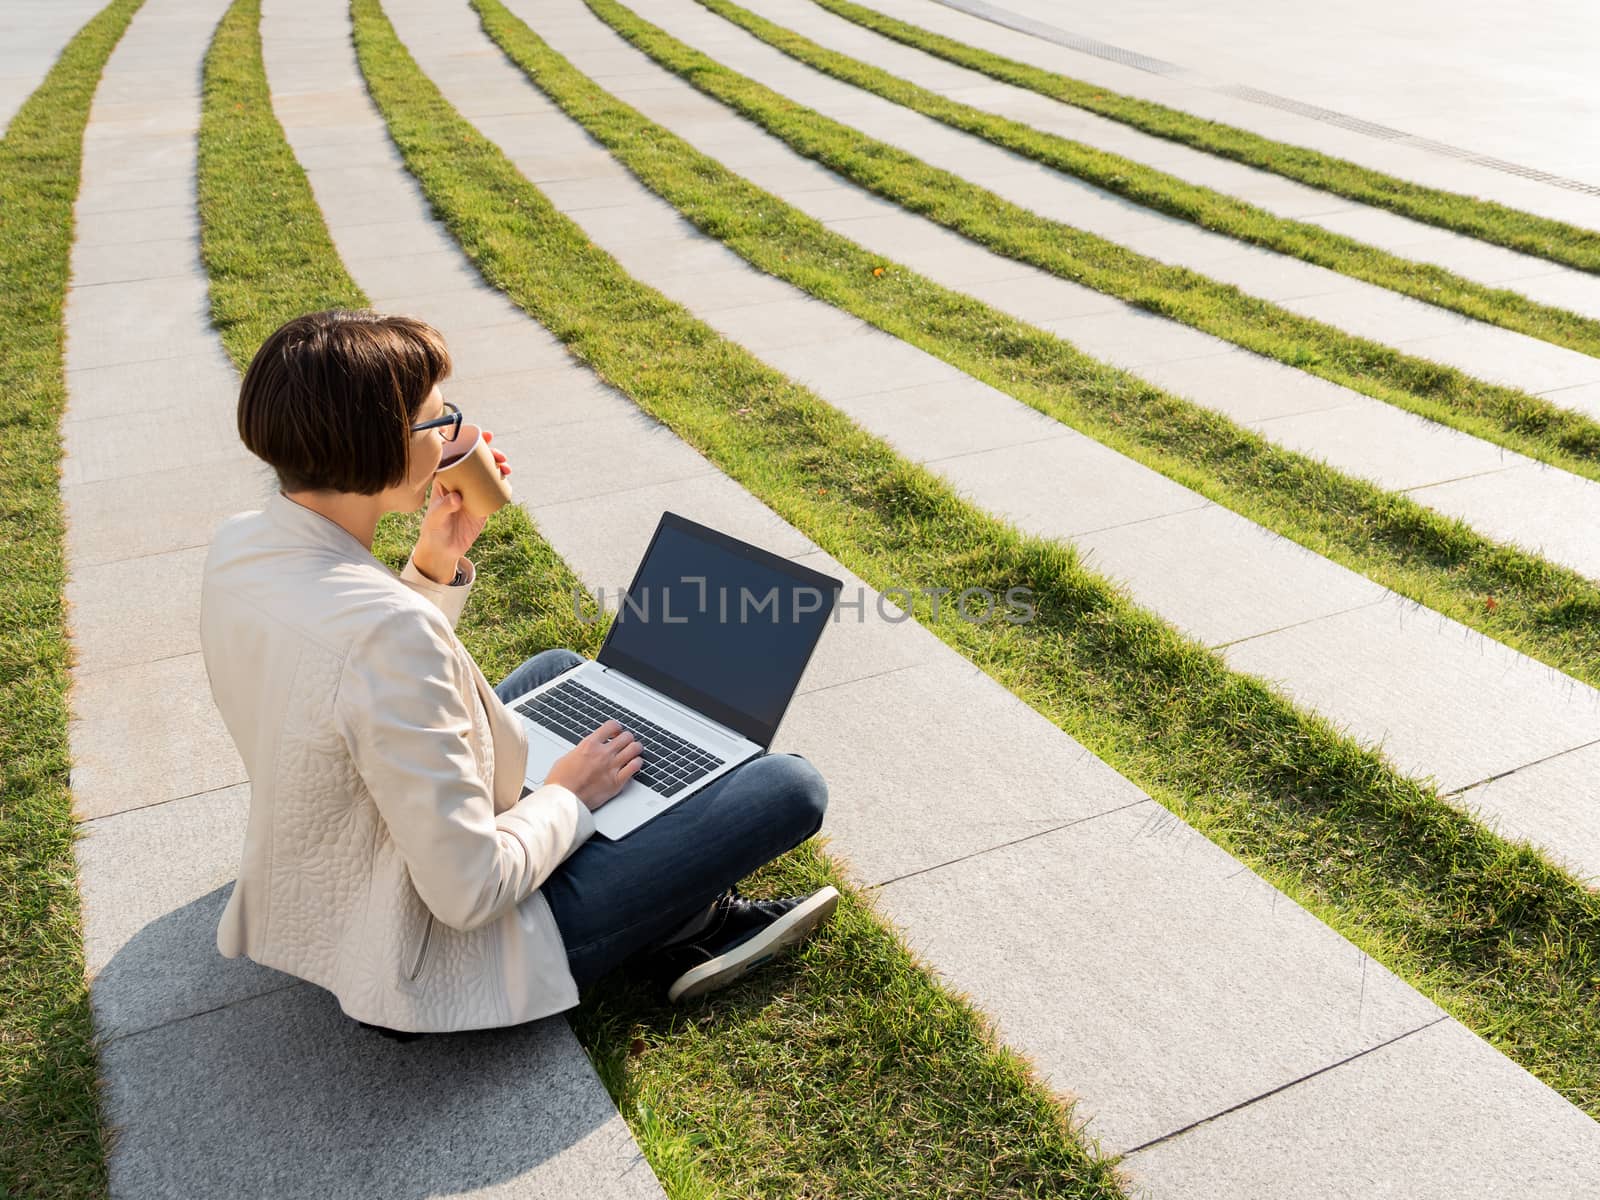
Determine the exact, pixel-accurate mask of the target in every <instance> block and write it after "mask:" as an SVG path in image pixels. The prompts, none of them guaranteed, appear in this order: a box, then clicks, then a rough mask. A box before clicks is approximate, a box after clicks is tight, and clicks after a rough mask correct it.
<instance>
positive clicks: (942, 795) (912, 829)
mask: <svg viewBox="0 0 1600 1200" xmlns="http://www.w3.org/2000/svg"><path fill="white" fill-rule="evenodd" d="M890 598H891V599H893V597H892V596H891V597H890ZM872 604H873V609H872V610H871V611H873V613H874V617H876V601H875V600H873V601H872ZM927 636H928V637H932V636H933V635H932V634H928V635H927ZM911 649H912V651H913V652H915V651H916V649H917V648H916V647H915V646H914V645H913V646H912V647H911ZM842 729H848V730H850V731H851V736H850V737H848V738H841V737H840V736H839V731H840V730H842ZM908 740H909V741H911V742H913V743H915V744H916V745H919V746H926V747H928V748H929V749H930V752H934V753H936V754H937V759H938V763H937V770H936V771H934V772H933V773H932V774H930V771H929V762H928V759H927V757H926V756H925V755H922V754H915V753H913V754H904V753H888V752H887V751H886V749H885V748H886V747H889V746H905V745H906V744H907V742H908ZM934 748H936V750H935V749H934ZM773 749H774V750H777V751H790V750H793V751H797V752H798V751H803V752H804V754H805V755H806V757H807V758H809V759H810V760H811V761H812V762H813V763H814V764H815V765H816V767H817V769H818V770H819V771H821V772H822V775H823V777H824V778H825V779H827V780H828V795H829V801H828V820H827V825H826V827H825V829H824V833H825V834H826V835H827V837H828V849H829V852H830V853H833V854H837V855H838V856H839V857H840V858H841V859H842V860H843V861H844V862H845V863H847V864H848V866H849V869H850V871H851V873H852V874H853V875H854V876H855V877H856V878H858V879H860V880H861V881H863V882H866V883H870V884H882V883H884V882H886V881H888V880H892V879H899V878H902V877H904V876H907V875H913V874H914V873H916V872H923V871H929V870H931V869H932V868H935V867H938V866H940V865H941V864H944V863H949V862H951V861H953V860H958V859H963V858H965V857H967V856H970V855H973V854H978V853H980V852H982V851H985V850H992V849H993V848H994V847H996V846H1004V845H1005V844H1007V843H1009V842H1013V841H1016V840H1017V839H1019V838H1030V837H1035V836H1037V835H1039V834H1041V833H1045V832H1047V831H1049V830H1052V829H1058V828H1060V827H1062V826H1064V825H1068V824H1070V823H1071V822H1074V821H1081V820H1084V819H1086V818H1089V817H1094V816H1098V815H1100V814H1103V813H1107V812H1111V811H1113V810H1115V809H1117V808H1121V807H1125V806H1127V805H1130V804H1138V803H1139V802H1140V801H1141V799H1142V798H1143V797H1142V795H1141V794H1140V793H1139V791H1138V789H1137V788H1135V787H1134V786H1133V785H1132V784H1130V783H1129V782H1128V781H1127V780H1125V779H1123V778H1122V777H1121V776H1120V775H1118V774H1116V772H1114V771H1112V770H1111V769H1110V768H1109V767H1107V766H1106V765H1105V764H1104V763H1102V762H1101V761H1100V760H1099V759H1097V758H1095V757H1094V756H1093V755H1092V754H1090V753H1089V752H1088V751H1087V750H1085V749H1084V748H1083V747H1082V746H1081V745H1079V744H1078V743H1077V742H1076V741H1074V740H1073V739H1072V738H1069V737H1067V736H1065V735H1064V734H1062V733H1061V731H1060V730H1059V729H1058V728H1056V727H1055V726H1053V725H1051V724H1050V722H1049V721H1047V720H1046V719H1045V718H1044V717H1042V716H1040V715H1039V714H1038V713H1037V712H1035V711H1034V710H1033V709H1031V708H1029V707H1028V706H1027V705H1026V704H1024V703H1022V701H1020V700H1018V699H1017V698H1016V696H1015V695H1013V694H1012V693H1011V692H1009V691H1007V690H1006V689H1005V688H1003V687H1001V686H1000V685H999V684H998V683H995V682H994V681H993V680H992V679H990V678H989V677H988V676H987V675H985V674H983V672H982V671H980V670H979V669H978V668H977V667H975V666H973V665H972V664H971V663H968V662H965V661H963V660H961V659H960V658H958V657H956V656H954V655H951V654H948V653H945V654H941V655H939V656H937V657H930V658H928V659H927V660H926V661H923V662H920V663H915V664H913V665H910V666H905V667H900V668H898V669H893V668H891V669H888V670H886V671H884V672H883V673H881V674H869V675H865V676H863V677H859V678H856V679H852V680H848V681H846V682H842V683H836V684H832V685H830V686H825V687H820V688H817V689H814V690H812V691H808V692H806V693H805V694H804V695H798V696H796V697H795V698H794V700H793V701H792V702H791V703H790V705H789V711H788V713H787V715H786V716H785V717H784V721H783V728H782V729H781V730H780V731H779V733H778V736H777V738H776V739H775V740H774V742H773ZM996 763H1004V764H1005V767H1004V770H1001V771H997V770H996ZM975 812H981V813H982V814H983V817H982V820H974V819H973V814H974V813H975ZM1056 903H1057V900H1056V898H1055V896H1054V895H1053V894H1052V895H1051V896H1050V898H1049V900H1048V902H1042V903H1041V907H1044V908H1052V909H1053V908H1055V906H1056ZM980 907H981V906H980ZM890 915H891V916H894V917H895V920H896V922H897V923H899V917H898V915H897V914H894V913H891V914H890ZM951 919H952V920H956V919H957V918H956V917H955V916H954V914H951ZM1040 919H1041V920H1044V921H1048V920H1049V919H1050V918H1048V917H1043V916H1042V917H1041V918H1040ZM902 928H904V926H903V925H902ZM933 961H934V962H936V963H938V962H939V961H940V960H939V958H938V957H937V956H934V958H933ZM958 986H959V985H958ZM1050 1011H1051V1012H1053V1013H1055V1014H1057V1015H1059V1013H1060V1012H1061V1010H1060V1009H1059V1008H1055V1007H1052V1008H1051V1009H1050ZM1019 1044H1025V1043H1019Z"/></svg>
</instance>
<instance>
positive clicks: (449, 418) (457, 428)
mask: <svg viewBox="0 0 1600 1200" xmlns="http://www.w3.org/2000/svg"><path fill="white" fill-rule="evenodd" d="M444 406H445V409H446V411H445V414H444V416H442V417H435V418H434V419H433V420H431V421H424V422H422V424H420V425H413V426H412V427H411V432H412V433H421V432H422V431H423V430H424V429H443V428H444V427H445V426H446V425H448V426H449V427H450V432H449V433H448V434H446V433H441V434H440V435H439V436H440V437H442V438H444V440H445V441H447V442H453V441H455V440H456V438H457V437H458V436H459V435H460V433H461V410H460V409H459V408H457V407H456V406H455V405H454V404H451V403H450V401H448V400H446V401H445V402H444Z"/></svg>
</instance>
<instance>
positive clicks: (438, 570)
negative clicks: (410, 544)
mask: <svg viewBox="0 0 1600 1200" xmlns="http://www.w3.org/2000/svg"><path fill="white" fill-rule="evenodd" d="M493 439H494V434H493V433H491V432H490V431H489V430H487V429H485V430H484V431H483V440H484V442H485V443H486V444H487V443H488V442H490V441H492V440H493ZM490 453H491V454H492V455H493V456H494V464H495V467H496V468H497V469H498V470H499V472H500V478H501V479H504V478H506V477H507V476H509V475H510V474H511V464H510V463H508V462H507V461H506V456H505V455H504V454H502V453H501V452H500V451H498V450H493V449H491V450H490ZM488 519H489V518H488V516H487V514H485V515H483V516H473V514H472V513H470V512H468V511H467V508H466V503H465V498H464V497H463V496H462V494H461V493H460V492H459V491H452V490H451V489H450V488H448V487H446V486H445V484H444V482H443V481H442V480H440V479H438V478H435V479H434V482H433V493H432V495H430V496H429V497H428V511H427V513H426V514H425V515H424V516H423V518H422V529H421V532H420V533H418V535H417V546H416V550H415V551H413V553H412V556H411V557H412V561H413V562H414V563H416V565H417V569H418V570H419V571H421V572H422V573H423V574H424V575H427V576H428V577H429V578H430V579H435V580H438V581H439V582H442V583H449V582H450V579H451V578H452V577H453V576H454V575H455V572H456V563H457V561H458V560H460V559H461V558H463V557H465V555H466V553H467V551H468V550H470V549H471V548H472V544H473V543H474V542H476V541H477V540H478V535H479V534H480V533H482V532H483V527H484V525H485V524H487V522H488Z"/></svg>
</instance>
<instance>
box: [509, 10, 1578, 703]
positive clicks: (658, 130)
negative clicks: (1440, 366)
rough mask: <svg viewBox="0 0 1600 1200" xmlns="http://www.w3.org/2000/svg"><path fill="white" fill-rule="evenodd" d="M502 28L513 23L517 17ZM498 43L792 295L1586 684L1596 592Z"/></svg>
mask: <svg viewBox="0 0 1600 1200" xmlns="http://www.w3.org/2000/svg"><path fill="white" fill-rule="evenodd" d="M519 24H520V23H519ZM488 27H489V31H490V35H491V37H493V38H494V39H495V40H497V41H498V43H499V44H500V46H501V48H502V49H503V50H505V51H506V53H507V54H508V56H509V57H511V58H512V60H513V61H514V62H516V63H517V64H518V65H519V66H520V67H522V69H523V70H524V71H525V72H527V73H528V74H529V76H530V78H532V79H533V80H534V82H535V83H536V84H537V85H538V86H539V87H541V88H543V89H544V91H545V92H546V93H547V94H548V95H549V96H550V97H551V99H552V100H554V101H555V102H556V103H557V104H558V105H560V106H561V107H562V109H563V111H565V112H566V113H567V114H568V115H569V116H571V117H572V118H573V119H574V120H576V121H577V122H578V123H579V124H580V125H582V126H583V127H584V129H585V130H587V131H588V133H589V134H590V135H591V136H592V137H594V138H595V139H597V140H598V141H599V142H600V143H601V144H602V145H604V146H605V147H606V148H607V149H608V150H610V151H611V152H612V154H614V155H615V156H616V157H617V159H618V160H619V161H620V162H622V163H623V165H625V166H626V167H627V168H628V169H629V170H630V171H631V172H633V174H634V175H635V177H636V178H638V179H639V180H640V182H641V183H643V184H644V185H645V186H646V187H648V188H650V189H651V190H652V191H654V192H655V193H656V194H657V195H659V196H661V197H662V198H663V199H664V200H666V201H667V202H668V203H669V204H671V205H673V206H674V208H676V209H677V210H678V212H679V213H680V214H682V215H683V216H684V217H685V219H687V220H689V221H690V222H692V223H693V224H694V225H695V226H696V227H697V228H698V229H700V230H701V231H702V232H704V233H706V234H707V235H709V236H711V237H714V238H716V239H718V240H719V241H720V242H722V243H723V244H724V245H726V246H728V247H729V249H731V250H733V251H734V252H735V253H737V254H739V255H740V256H741V257H743V258H744V259H745V260H746V261H747V262H749V263H750V264H751V265H752V266H754V267H756V268H757V269H759V270H761V271H764V272H766V273H767V274H769V275H772V276H774V277H776V278H779V279H783V280H784V281H786V282H788V283H790V284H792V285H794V286H795V287H798V288H801V289H802V290H804V291H806V292H808V293H809V294H811V295H813V296H816V297H817V298H818V299H821V300H824V301H826V302H827V303H829V304H832V305H834V306H836V307H838V308H841V309H843V310H845V311H847V312H850V313H852V314H853V315H855V316H857V317H860V318H861V319H862V320H864V321H867V322H869V323H870V324H872V325H875V326H876V327H878V328H879V329H882V330H884V331H885V332H887V333H889V334H892V335H893V336H895V337H899V338H902V339H904V340H905V341H908V342H910V343H912V344H913V345H916V346H918V347H920V348H921V349H923V350H926V351H928V352H929V353H930V354H934V355H936V356H938V357H939V358H942V359H943V360H944V361H946V362H948V363H950V364H951V365H952V366H955V367H956V368H958V369H959V370H961V371H963V372H965V373H966V374H968V375H970V376H972V377H974V378H977V379H980V380H982V381H983V382H985V383H988V384H989V385H990V386H992V387H995V388H997V389H998V390H1000V391H1003V392H1006V393H1007V394H1009V395H1011V396H1013V397H1015V398H1016V399H1018V400H1021V401H1022V402H1023V403H1026V404H1029V405H1031V406H1032V407H1034V408H1036V409H1038V410H1039V411H1040V412H1043V413H1045V414H1046V415H1047V416H1050V417H1052V418H1054V419H1056V420H1058V421H1061V422H1062V423H1064V424H1066V425H1069V426H1071V427H1072V428H1074V429H1077V430H1079V431H1080V432H1082V433H1085V434H1087V435H1088V436H1090V437H1092V438H1094V439H1096V440H1097V441H1099V442H1101V443H1102V444H1104V445H1107V446H1110V447H1111V448H1113V449H1115V450H1117V451H1118V452H1119V453H1122V454H1125V455H1127V456H1128V457H1130V458H1133V459H1134V460H1136V461H1138V462H1141V463H1143V464H1144V465H1145V466H1148V467H1150V468H1152V469H1153V470H1156V471H1159V472H1161V473H1162V474H1163V475H1166V476H1167V477H1168V478H1171V479H1173V480H1175V481H1177V482H1179V483H1181V484H1183V485H1184V486H1186V487H1189V488H1192V489H1193V490H1195V491H1197V492H1199V493H1200V494H1201V495H1203V496H1205V497H1206V498H1207V499H1210V500H1214V501H1216V502H1217V503H1218V504H1221V505H1224V506H1226V507H1227V508H1230V509H1232V510H1233V511H1235V512H1238V513H1240V514H1241V515H1243V516H1246V517H1248V518H1249V519H1251V520H1253V521H1255V522H1256V523H1258V524H1260V525H1262V526H1263V527H1265V528H1268V529H1271V530H1273V531H1274V532H1276V533H1279V534H1282V535H1283V536H1285V537H1288V538H1292V539H1293V540H1294V541H1296V542H1298V543H1300V544H1301V545H1302V546H1305V547H1306V548H1307V549H1309V550H1312V551H1313V552H1315V553H1317V554H1321V555H1323V556H1325V557H1328V558H1331V559H1333V560H1334V561H1336V562H1339V563H1341V564H1342V565H1344V566H1347V567H1349V568H1351V569H1352V570H1355V571H1359V572H1361V573H1362V574H1364V575H1366V576H1368V577H1369V578H1371V579H1373V580H1374V581H1376V582H1378V583H1380V584H1382V585H1383V586H1385V587H1389V588H1391V589H1393V590H1394V591H1396V592H1398V593H1400V594H1401V595H1404V596H1407V597H1409V598H1411V599H1413V600H1415V601H1417V602H1418V603H1420V604H1424V605H1427V606H1428V607H1429V608H1432V609H1434V610H1435V611H1436V612H1440V613H1443V614H1445V615H1447V616H1449V617H1451V618H1453V619H1455V620H1458V621H1460V622H1462V623H1463V624H1466V625H1468V626H1471V627H1472V628H1475V629H1478V630H1480V631H1481V632H1483V633H1485V634H1486V635H1487V636H1489V637H1493V638H1496V639H1497V640H1499V641H1502V642H1504V643H1505V644H1507V645H1510V646H1513V647H1515V648H1516V649H1518V650H1520V651H1522V652H1523V653H1526V654H1528V655H1529V656H1530V657H1533V658H1536V659H1538V660H1539V661H1541V662H1544V663H1546V664H1548V665H1550V666H1553V667H1556V668H1557V669H1559V670H1562V671H1565V672H1566V673H1568V674H1570V675H1572V676H1573V677H1574V678H1577V679H1581V680H1583V681H1584V682H1586V683H1590V684H1593V685H1595V686H1600V585H1597V584H1596V582H1595V581H1593V580H1591V579H1588V578H1585V577H1584V576H1583V575H1582V574H1581V573H1579V572H1576V571H1573V570H1570V569H1568V568H1565V567H1561V566H1558V565H1555V564H1552V563H1550V562H1548V561H1546V560H1544V559H1542V558H1540V557H1539V556H1538V555H1535V554H1531V553H1528V552H1526V551H1523V550H1519V549H1516V548H1514V547H1509V546H1504V545H1500V544H1497V543H1496V542H1494V541H1493V540H1491V539H1489V538H1487V537H1485V536H1483V535H1482V534H1479V533H1477V532H1475V531H1474V530H1473V529H1471V528H1470V526H1468V525H1466V524H1465V523H1463V522H1462V521H1460V520H1457V519H1455V518H1452V517H1447V516H1444V515H1442V514H1439V513H1436V512H1433V511H1432V510H1430V509H1428V508H1427V507H1426V506H1424V505H1422V504H1420V503H1418V502H1417V501H1416V500H1413V499H1412V498H1411V497H1409V496H1407V495H1405V494H1403V493H1397V492H1392V491H1386V490H1384V489H1383V488H1381V487H1378V486H1377V485H1375V484H1372V483H1369V482H1367V481H1365V480H1362V479H1359V478H1356V477H1352V476H1349V475H1346V474H1344V473H1342V472H1340V471H1338V470H1336V469H1335V468H1333V467H1330V466H1328V465H1327V464H1325V463H1323V462H1321V461H1319V460H1318V459H1315V458H1313V457H1311V456H1309V455H1305V454H1301V453H1299V452H1296V451H1293V450H1288V449H1285V448H1282V447H1278V446H1275V445H1273V444H1272V442H1271V441H1269V440H1268V439H1267V438H1266V437H1265V436H1263V435H1262V434H1260V433H1257V432H1255V431H1254V430H1250V429H1246V428H1244V427H1242V426H1240V425H1238V424H1236V423H1234V422H1233V421H1231V420H1229V419H1228V418H1227V417H1225V416H1223V415H1221V414H1219V413H1216V412H1213V411H1211V410H1209V409H1207V408H1205V407H1203V406H1201V405H1197V404H1193V403H1191V402H1189V401H1187V400H1184V399H1182V398H1181V397H1178V396H1174V395H1171V394H1169V393H1167V392H1164V391H1162V390H1161V389H1160V388H1157V387H1155V386H1152V385H1151V384H1149V383H1146V382H1145V381H1143V380H1141V379H1139V378H1137V377H1136V376H1134V375H1132V374H1131V373H1129V372H1125V371H1121V370H1118V369H1117V368H1114V367H1109V366H1106V365H1104V364H1102V363H1099V362H1096V361H1095V360H1093V359H1091V358H1089V357H1087V356H1085V355H1083V354H1081V353H1080V352H1078V351H1077V350H1075V349H1074V348H1073V347H1072V346H1071V345H1070V344H1068V343H1067V342H1065V341H1063V340H1062V339H1060V338H1059V337H1056V336H1053V335H1051V334H1048V333H1046V332H1044V331H1043V330H1040V329H1038V328H1036V327H1034V326H1031V325H1029V324H1027V323H1026V322H1024V321H1022V320H1020V319H1017V318H1014V317H1012V316H1010V315H1009V314H1006V313H1004V312H1001V311H999V310H998V309H995V308H993V307H991V306H989V305H987V304H984V303H982V302H980V301H978V300H975V299H973V298H971V297H970V296H966V295H963V294H962V293H960V292H959V291H956V290H955V289H951V288H945V287H942V286H940V285H938V284H936V283H934V282H932V281H931V280H928V279H926V278H924V277H923V276H920V275H918V274H916V273H915V272H914V271H911V270H908V269H906V268H905V267H903V266H900V265H898V264H895V263H893V262H891V261H890V260H888V259H885V258H883V257H881V256H879V255H875V254H872V253H871V252H869V251H867V250H864V249H863V248H862V247H860V246H858V245H856V244H855V243H854V242H852V241H850V240H849V239H848V238H846V237H845V236H843V235H842V234H839V233H836V232H834V231H833V230H831V229H829V228H828V227H827V226H826V225H824V224H822V223H821V222H820V221H818V220H816V219H814V218H812V217H809V216H807V215H806V214H805V213H803V212H801V211H800V210H798V209H797V208H795V207H794V206H792V205H790V204H787V203H785V202H784V201H783V200H782V199H780V198H778V197H776V196H774V195H772V194H771V193H769V192H765V191H763V190H761V189H760V188H758V187H756V186H755V185H754V184H752V183H750V182H749V181H748V180H746V179H744V178H742V177H741V176H739V175H737V174H735V173H733V172H731V171H729V170H728V169H727V168H725V167H723V166H722V165H721V164H720V163H718V162H717V161H716V160H715V159H714V158H712V157H710V156H709V155H706V154H703V153H701V152H700V151H698V150H696V149H695V148H694V147H693V146H692V145H690V144H689V143H688V142H687V141H685V140H684V139H682V138H680V137H678V136H676V135H675V134H673V133H672V132H671V131H670V130H668V129H666V128H665V127H663V126H661V125H658V124H656V123H655V122H652V121H650V120H649V119H648V118H646V117H644V116H643V115H642V114H640V113H639V112H637V111H636V110H635V109H633V108H631V107H629V106H628V105H626V104H625V103H624V102H623V101H621V100H618V99H617V98H616V97H614V96H611V95H610V94H609V93H607V92H605V91H604V89H603V88H601V87H600V86H599V85H597V84H592V83H587V82H585V83H583V84H578V85H575V86H573V87H571V88H568V87H565V86H558V84H557V83H556V82H555V81H556V80H558V79H559V80H564V79H566V78H567V76H566V75H553V74H550V73H548V72H543V71H542V70H541V68H540V66H539V64H540V63H541V62H542V61H543V58H542V55H541V52H540V51H539V50H538V49H537V48H536V47H534V46H533V44H532V43H530V42H528V41H527V40H526V39H524V38H522V37H520V36H519V34H518V33H517V29H516V26H513V25H512V24H511V23H510V21H509V20H505V19H501V18H499V17H498V16H496V17H495V19H494V20H493V21H492V22H490V23H489V26H488Z"/></svg>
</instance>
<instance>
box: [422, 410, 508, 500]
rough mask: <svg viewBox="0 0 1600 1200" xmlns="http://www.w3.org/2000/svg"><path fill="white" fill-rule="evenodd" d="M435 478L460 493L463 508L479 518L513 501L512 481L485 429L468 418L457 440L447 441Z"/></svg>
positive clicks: (457, 435)
mask: <svg viewBox="0 0 1600 1200" xmlns="http://www.w3.org/2000/svg"><path fill="white" fill-rule="evenodd" d="M433 477H434V479H436V480H437V481H438V482H439V483H440V484H441V485H443V486H444V487H445V488H447V489H449V490H450V491H452V492H460V493H461V506H462V508H464V509H465V510H466V511H467V512H468V513H470V514H471V515H472V516H474V517H477V518H478V519H479V520H484V519H487V517H488V516H489V514H490V513H493V512H498V511H499V510H500V509H501V508H502V507H504V506H505V505H506V504H507V503H508V502H509V501H510V500H511V481H510V480H509V479H507V478H505V477H504V476H503V475H501V474H500V467H499V465H498V464H497V463H496V462H495V461H494V452H493V451H492V450H490V449H489V443H488V442H486V441H484V440H483V430H482V429H481V428H480V427H479V426H477V425H469V424H467V423H466V422H465V421H463V422H462V424H461V432H460V433H458V434H456V438H455V441H453V442H446V443H445V447H444V458H442V459H440V460H439V469H438V470H437V471H435V472H434V473H433Z"/></svg>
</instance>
